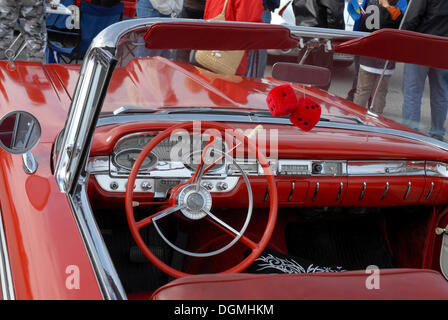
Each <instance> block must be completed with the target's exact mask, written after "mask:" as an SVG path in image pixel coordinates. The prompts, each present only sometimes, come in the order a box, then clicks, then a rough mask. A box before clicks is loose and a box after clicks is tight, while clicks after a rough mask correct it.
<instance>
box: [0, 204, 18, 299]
mask: <svg viewBox="0 0 448 320" xmlns="http://www.w3.org/2000/svg"><path fill="white" fill-rule="evenodd" d="M0 287H1V288H0V289H1V295H2V296H1V297H0V298H1V299H2V300H15V293H14V283H13V281H12V274H11V264H10V261H9V255H8V246H7V243H6V236H5V228H4V225H3V215H2V212H1V210H0Z"/></svg>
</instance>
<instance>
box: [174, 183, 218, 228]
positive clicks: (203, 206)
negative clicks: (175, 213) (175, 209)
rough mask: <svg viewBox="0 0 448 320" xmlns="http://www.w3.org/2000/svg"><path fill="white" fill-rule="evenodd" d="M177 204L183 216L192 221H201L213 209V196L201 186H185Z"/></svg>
mask: <svg viewBox="0 0 448 320" xmlns="http://www.w3.org/2000/svg"><path fill="white" fill-rule="evenodd" d="M177 204H178V205H179V206H180V207H181V209H180V211H181V212H182V214H183V215H184V216H185V217H187V218H188V219H191V220H199V219H202V218H204V217H205V216H206V215H207V212H208V211H210V209H211V208H212V196H211V194H210V192H209V191H208V190H207V189H206V188H204V187H203V186H201V185H198V184H190V185H186V186H184V187H183V188H182V189H181V190H180V191H179V195H178V196H177Z"/></svg>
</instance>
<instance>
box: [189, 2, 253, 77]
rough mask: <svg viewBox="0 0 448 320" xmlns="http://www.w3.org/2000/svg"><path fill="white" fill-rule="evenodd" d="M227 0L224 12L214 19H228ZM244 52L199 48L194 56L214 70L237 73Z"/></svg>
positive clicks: (200, 62) (222, 72) (202, 64)
mask: <svg viewBox="0 0 448 320" xmlns="http://www.w3.org/2000/svg"><path fill="white" fill-rule="evenodd" d="M227 2H228V0H226V2H225V3H224V8H223V9H222V12H221V13H220V14H219V15H217V16H216V17H215V18H213V19H212V20H218V21H226V9H227ZM244 52H245V51H244V50H228V51H222V50H198V51H196V54H195V56H194V57H195V59H196V61H197V62H198V63H199V64H200V65H201V66H203V67H205V68H207V69H209V70H211V71H213V72H216V73H220V74H235V73H236V70H237V69H238V67H239V65H240V63H241V60H242V59H243V57H244Z"/></svg>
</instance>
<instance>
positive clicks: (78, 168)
mask: <svg viewBox="0 0 448 320" xmlns="http://www.w3.org/2000/svg"><path fill="white" fill-rule="evenodd" d="M170 22H176V23H179V22H190V23H197V22H198V20H192V19H169V18H163V19H161V18H145V19H133V20H126V21H121V22H118V23H116V24H114V25H111V26H110V27H108V28H106V29H104V30H103V31H102V32H101V33H100V34H99V35H98V36H97V37H96V38H95V39H94V40H93V41H92V43H91V45H90V47H89V49H88V51H87V53H86V56H85V59H84V61H83V64H82V66H81V71H80V75H79V78H78V81H77V84H76V87H75V92H74V95H73V99H72V102H71V105H70V110H69V114H68V117H67V120H66V123H65V126H64V129H63V132H62V134H61V139H60V143H58V144H57V146H56V147H55V153H54V156H53V158H54V159H55V160H56V164H55V176H56V181H57V184H58V187H59V189H60V191H61V192H63V193H73V191H74V189H75V186H76V182H77V180H78V178H79V177H80V176H81V174H82V172H83V170H85V167H86V163H87V160H88V154H89V151H90V147H91V143H92V139H93V133H94V131H95V128H96V125H97V121H98V118H99V114H100V112H101V108H102V105H103V102H104V97H105V95H106V92H107V89H108V87H109V83H110V79H111V76H112V74H113V71H114V69H115V66H116V64H117V58H116V53H117V51H118V50H117V49H118V45H119V42H120V39H122V38H123V37H124V36H126V35H127V34H129V33H131V32H137V31H142V30H143V31H144V30H145V29H148V28H149V27H150V26H151V25H153V24H155V23H170ZM202 22H204V21H202ZM210 23H213V22H210ZM220 23H226V24H234V25H239V24H240V25H242V24H244V25H247V24H248V23H247V22H244V23H241V22H234V21H232V22H230V21H224V22H220ZM249 24H251V25H260V26H261V25H263V24H259V23H249ZM263 26H264V27H265V25H263ZM284 27H285V28H288V29H289V30H290V33H291V35H292V36H293V37H296V38H297V39H298V40H299V44H300V46H304V39H306V38H312V39H320V40H321V41H324V42H325V45H326V47H327V49H328V50H332V49H333V48H332V42H331V41H332V40H337V39H338V38H340V39H356V38H360V37H363V36H365V35H367V33H364V32H358V31H346V30H336V29H326V28H315V27H299V26H288V25H285V26H284Z"/></svg>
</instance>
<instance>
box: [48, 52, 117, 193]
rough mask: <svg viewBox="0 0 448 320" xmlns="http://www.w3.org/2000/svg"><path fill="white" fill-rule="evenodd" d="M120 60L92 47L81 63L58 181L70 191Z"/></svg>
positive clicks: (88, 148) (58, 163) (63, 139)
mask: <svg viewBox="0 0 448 320" xmlns="http://www.w3.org/2000/svg"><path fill="white" fill-rule="evenodd" d="M116 62H117V60H116V59H115V58H114V56H113V55H112V54H111V53H110V52H109V51H106V50H105V49H103V48H93V49H91V50H89V52H88V54H87V56H86V58H85V61H84V63H83V65H82V68H81V72H80V75H79V79H78V83H77V85H76V89H75V93H74V95H73V99H72V103H71V106H70V112H69V116H68V118H67V121H66V124H65V129H64V134H63V138H62V144H61V146H60V149H59V150H58V156H57V163H56V180H57V183H58V186H59V189H60V190H61V191H62V192H65V193H69V192H70V191H71V190H72V187H73V185H74V182H75V181H76V180H77V178H78V177H79V175H80V173H81V170H82V168H83V166H81V165H80V164H81V163H85V161H86V160H87V157H88V153H89V151H90V144H91V141H92V136H93V132H94V130H95V126H96V122H97V120H98V116H99V113H100V111H101V107H102V104H103V100H104V97H105V95H106V91H107V88H108V85H109V80H110V78H111V76H112V73H113V70H114V68H115V65H116Z"/></svg>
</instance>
